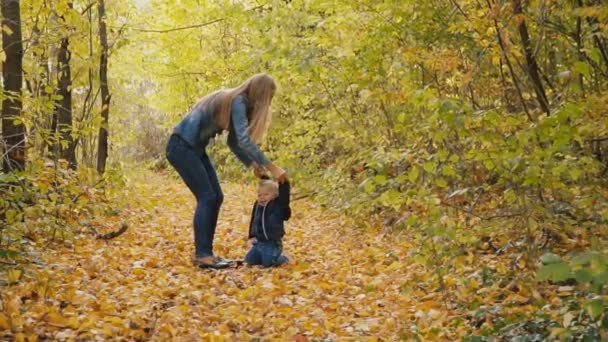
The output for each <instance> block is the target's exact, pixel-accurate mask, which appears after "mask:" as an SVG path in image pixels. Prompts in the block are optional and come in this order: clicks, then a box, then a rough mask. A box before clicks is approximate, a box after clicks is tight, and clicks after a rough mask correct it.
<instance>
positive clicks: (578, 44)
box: [574, 0, 585, 97]
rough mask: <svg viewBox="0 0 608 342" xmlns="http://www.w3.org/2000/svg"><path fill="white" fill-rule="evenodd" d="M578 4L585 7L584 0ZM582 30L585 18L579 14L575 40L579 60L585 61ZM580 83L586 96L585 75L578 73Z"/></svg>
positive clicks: (580, 0) (578, 1) (578, 0)
mask: <svg viewBox="0 0 608 342" xmlns="http://www.w3.org/2000/svg"><path fill="white" fill-rule="evenodd" d="M577 4H578V7H583V1H582V0H577ZM582 32H583V20H582V18H581V17H580V16H578V17H576V31H574V40H575V41H576V55H577V56H578V60H579V62H583V61H584V59H585V58H584V55H583V38H582ZM578 83H579V87H580V88H581V93H582V94H583V97H584V96H585V83H584V78H583V75H581V74H580V73H579V75H578Z"/></svg>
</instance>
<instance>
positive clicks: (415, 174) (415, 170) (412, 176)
mask: <svg viewBox="0 0 608 342" xmlns="http://www.w3.org/2000/svg"><path fill="white" fill-rule="evenodd" d="M419 175H420V170H419V169H418V167H416V166H414V167H412V169H411V170H410V172H409V173H408V175H407V177H408V179H409V181H410V182H412V183H414V182H416V181H417V180H418V176H419ZM607 214H608V212H607Z"/></svg>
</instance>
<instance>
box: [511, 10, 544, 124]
mask: <svg viewBox="0 0 608 342" xmlns="http://www.w3.org/2000/svg"><path fill="white" fill-rule="evenodd" d="M513 14H514V15H515V16H521V18H520V19H519V24H518V25H517V29H518V31H519V36H520V38H521V44H522V46H523V48H524V54H525V56H526V64H527V65H526V69H527V70H526V71H527V74H528V77H530V81H531V82H532V85H533V86H534V92H535V93H536V99H537V101H538V104H539V105H540V108H541V109H542V110H543V111H544V112H545V113H547V115H550V114H551V111H550V109H549V100H548V99H547V94H546V93H545V88H544V87H543V84H542V81H541V78H540V73H539V67H538V64H537V63H536V58H535V57H534V54H533V49H532V44H531V43H530V35H529V34H528V26H527V25H526V20H525V17H524V13H523V8H522V4H521V0H514V1H513Z"/></svg>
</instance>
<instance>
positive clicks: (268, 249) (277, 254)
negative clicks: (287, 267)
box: [245, 241, 289, 267]
mask: <svg viewBox="0 0 608 342" xmlns="http://www.w3.org/2000/svg"><path fill="white" fill-rule="evenodd" d="M282 252H283V243H282V242H281V241H256V242H254V243H253V246H251V249H250V250H249V252H247V255H246V256H245V262H246V263H247V264H249V265H262V266H264V267H270V266H279V265H282V264H284V263H286V262H287V261H289V259H287V257H286V256H284V255H282V254H281V253H282Z"/></svg>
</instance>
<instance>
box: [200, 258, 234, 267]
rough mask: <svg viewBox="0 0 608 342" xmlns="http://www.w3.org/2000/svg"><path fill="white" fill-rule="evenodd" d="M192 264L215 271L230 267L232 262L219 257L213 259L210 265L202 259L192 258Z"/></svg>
mask: <svg viewBox="0 0 608 342" xmlns="http://www.w3.org/2000/svg"><path fill="white" fill-rule="evenodd" d="M192 263H193V264H194V265H195V266H198V267H200V268H213V269H216V270H219V269H222V268H227V267H230V266H232V262H230V261H228V260H225V259H222V258H220V257H214V258H213V262H211V263H209V262H207V261H203V258H202V257H194V258H192Z"/></svg>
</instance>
